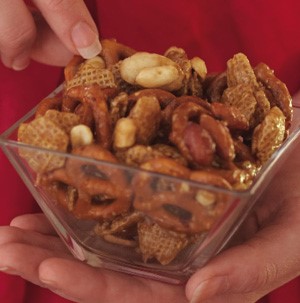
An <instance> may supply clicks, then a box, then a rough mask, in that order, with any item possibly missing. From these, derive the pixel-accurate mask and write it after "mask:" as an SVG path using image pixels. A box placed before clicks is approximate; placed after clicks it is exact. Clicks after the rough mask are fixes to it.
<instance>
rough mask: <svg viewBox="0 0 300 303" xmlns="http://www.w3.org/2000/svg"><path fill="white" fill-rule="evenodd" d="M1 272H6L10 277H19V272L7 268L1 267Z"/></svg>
mask: <svg viewBox="0 0 300 303" xmlns="http://www.w3.org/2000/svg"><path fill="white" fill-rule="evenodd" d="M0 272H4V273H7V274H10V275H18V272H17V271H16V270H15V269H13V268H11V267H6V266H3V267H0Z"/></svg>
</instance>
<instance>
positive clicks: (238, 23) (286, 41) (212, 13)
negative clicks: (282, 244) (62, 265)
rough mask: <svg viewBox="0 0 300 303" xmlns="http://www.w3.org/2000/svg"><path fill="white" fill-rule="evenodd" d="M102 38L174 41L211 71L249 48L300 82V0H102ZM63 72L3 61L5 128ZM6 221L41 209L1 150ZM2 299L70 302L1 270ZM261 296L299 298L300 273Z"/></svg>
mask: <svg viewBox="0 0 300 303" xmlns="http://www.w3.org/2000/svg"><path fill="white" fill-rule="evenodd" d="M88 2H89V7H90V8H91V10H92V12H93V14H94V16H95V17H96V15H98V20H97V21H98V23H99V24H101V35H102V37H103V38H110V37H114V38H117V39H118V40H119V41H120V42H123V43H125V44H128V45H130V46H132V47H134V48H136V49H138V50H148V51H157V52H163V51H164V50H166V49H167V48H168V47H169V46H171V45H177V46H180V47H183V48H184V49H186V50H187V52H188V54H189V56H194V55H198V56H200V57H202V58H203V59H204V60H205V61H206V64H207V67H208V70H209V71H211V72H212V71H220V70H222V69H223V68H224V67H225V63H226V60H227V59H229V58H230V57H231V56H232V55H233V54H234V53H236V52H239V51H242V52H244V53H245V54H247V56H248V57H249V59H250V61H251V62H252V63H253V64H254V65H255V64H257V63H258V62H259V61H263V62H266V63H267V64H269V65H270V66H271V67H272V68H273V69H274V70H275V71H276V74H277V75H278V77H279V78H280V79H282V80H283V81H284V82H286V83H287V86H288V88H289V89H290V91H291V92H292V93H294V92H296V90H298V89H299V88H300V77H299V76H298V72H299V70H300V39H299V38H300V26H299V12H300V2H299V1H298V0H286V1H272V0H265V1H259V0H252V1H240V0H227V1H224V0H215V1H210V0H189V1H173V0H164V1H159V0H144V1H140V0H132V1H129V2H128V1H122V0H110V1H107V0H99V1H95V2H97V9H96V6H95V3H94V6H93V3H92V2H93V1H88ZM61 80H62V70H61V69H60V68H54V67H48V66H43V65H40V64H37V63H32V64H31V65H30V67H29V68H28V69H27V70H26V71H22V72H14V71H10V70H8V69H6V68H4V67H3V66H2V65H0V112H1V113H2V114H1V118H0V132H2V131H4V130H5V129H6V128H7V127H8V126H10V125H11V124H12V123H14V122H15V121H16V120H17V119H18V118H20V117H21V116H23V115H24V114H25V113H26V112H27V111H28V110H29V109H30V108H32V106H33V105H35V104H36V103H37V102H38V101H39V100H41V98H43V97H44V96H46V95H47V94H48V93H49V92H51V90H52V89H53V88H55V87H56V86H57V85H58V84H59V83H60V82H61ZM0 164H1V166H0V192H1V194H2V200H1V204H2V205H1V213H0V225H5V224H8V223H9V221H10V220H11V219H12V218H13V217H15V216H16V215H18V214H22V213H28V212H34V211H37V210H38V207H37V206H36V204H35V202H34V201H33V198H32V197H31V195H30V194H29V192H28V190H27V189H26V188H25V185H24V184H23V183H22V181H21V179H20V178H19V176H18V175H17V174H16V173H15V171H14V169H13V168H12V166H11V165H10V164H9V162H8V160H7V159H6V157H5V156H4V154H3V153H2V152H0ZM0 302H5V303H27V302H37V303H39V302H43V303H54V302H55V303H63V302H69V301H67V300H64V299H62V298H59V297H57V296H56V295H54V294H51V293H50V292H49V291H48V290H44V289H41V288H39V287H36V286H34V285H31V284H30V283H27V282H25V281H24V280H22V279H21V278H18V277H13V276H7V275H4V274H0ZM260 302H261V303H263V302H264V303H279V302H280V303H282V302H289V303H299V302H300V280H299V279H295V280H293V281H291V282H290V283H288V284H286V285H284V286H282V287H281V288H279V289H277V290H275V291H274V292H272V293H271V294H269V295H268V296H266V297H265V298H263V299H262V300H261V301H260Z"/></svg>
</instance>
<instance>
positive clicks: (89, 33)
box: [33, 0, 101, 59]
mask: <svg viewBox="0 0 300 303" xmlns="http://www.w3.org/2000/svg"><path fill="white" fill-rule="evenodd" d="M33 2H34V3H35V4H36V6H37V7H38V8H39V10H40V11H41V13H42V14H43V16H44V18H45V19H46V20H47V22H48V24H49V25H50V27H51V28H52V29H53V31H54V32H55V33H56V35H57V36H58V37H59V39H60V40H61V41H62V42H63V43H64V44H65V45H66V47H67V48H68V49H69V50H70V51H71V52H73V53H79V54H80V55H81V56H82V57H84V58H86V59H88V58H92V57H94V56H96V55H97V54H99V53H100V51H101V45H100V42H99V35H98V30H97V27H96V25H95V23H94V21H93V19H92V17H91V15H90V13H89V11H88V9H87V7H86V6H85V4H84V2H83V1H82V0H51V1H50V0H48V1H45V0H33Z"/></svg>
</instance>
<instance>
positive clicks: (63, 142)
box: [18, 39, 292, 265]
mask: <svg viewBox="0 0 300 303" xmlns="http://www.w3.org/2000/svg"><path fill="white" fill-rule="evenodd" d="M102 45H103V51H102V53H101V54H100V55H99V56H97V57H95V58H93V59H89V60H84V59H82V58H81V57H80V56H75V57H74V58H73V59H72V60H71V62H70V63H69V64H68V65H67V66H66V67H65V70H64V72H65V74H64V75H65V81H64V84H63V89H62V91H60V92H59V93H57V94H56V95H55V96H53V97H49V98H46V99H44V100H42V101H41V102H40V104H39V105H38V107H37V110H36V113H35V117H34V119H32V120H31V121H29V122H26V123H22V124H21V126H20V127H19V130H18V140H19V141H20V142H23V143H26V144H29V145H34V146H38V147H41V148H43V149H51V150H55V151H59V152H63V153H70V154H73V155H77V156H81V157H87V158H92V159H96V160H100V161H105V162H108V163H113V164H114V165H112V166H107V167H105V168H103V166H100V165H99V167H98V166H97V165H94V164H89V162H88V161H83V162H80V161H79V160H78V159H77V157H70V158H68V157H62V156H60V153H47V152H45V151H43V150H40V151H39V150H37V151H35V152H33V151H30V152H29V151H28V150H27V151H25V150H20V154H21V156H22V157H23V158H24V159H25V160H26V161H27V163H28V165H29V166H30V167H31V168H32V169H33V170H34V171H35V172H36V174H37V181H36V184H37V185H38V186H40V187H43V188H44V189H45V190H46V191H47V192H48V193H49V194H51V195H52V196H53V197H54V199H55V200H56V201H57V203H58V205H60V207H63V208H64V209H66V210H67V211H68V212H70V213H71V214H72V215H74V216H75V217H76V218H78V219H80V220H95V221H96V222H97V224H96V226H95V228H94V229H93V230H92V232H93V233H94V234H96V235H98V236H100V237H102V238H103V239H104V240H105V241H107V242H109V243H114V244H117V245H121V246H122V247H124V246H126V247H132V249H134V250H136V251H137V252H138V253H139V254H140V256H141V260H143V261H144V262H158V264H163V265H166V264H169V263H170V262H171V261H173V260H174V259H175V258H176V256H177V255H178V254H179V253H180V252H181V251H182V250H183V249H184V248H185V247H187V246H188V245H190V244H192V243H194V242H195V241H196V240H197V237H199V235H201V234H202V233H205V232H207V231H208V230H209V229H210V228H211V227H212V225H213V224H214V222H216V220H217V219H218V218H219V217H220V216H221V215H222V214H224V211H225V209H226V206H227V205H226V198H224V197H222V194H221V193H220V194H217V193H213V192H210V191H208V190H207V191H205V190H198V191H195V190H194V189H193V190H191V189H190V188H189V186H188V185H187V184H186V183H184V180H188V181H194V182H199V183H201V184H208V185H212V186H214V187H217V188H222V189H226V190H232V191H244V190H246V189H248V188H249V187H250V185H251V183H252V182H253V180H254V178H255V176H256V175H257V172H258V171H259V170H260V168H261V167H262V166H263V165H264V163H265V162H266V161H267V160H268V159H269V158H270V157H271V155H272V154H273V153H274V151H276V150H277V149H278V148H279V147H280V145H281V144H282V143H283V141H284V140H285V138H286V137H287V135H288V130H289V127H290V124H291V119H292V106H291V96H290V94H289V92H288V90H287V87H286V85H285V84H284V83H282V82H281V81H280V80H279V79H278V78H277V77H276V76H275V75H274V72H273V71H272V70H271V69H270V68H269V67H268V66H267V65H266V64H264V63H260V64H258V65H257V66H255V67H252V66H251V64H250V62H249V60H248V58H247V57H246V55H244V54H243V53H237V54H235V55H234V56H233V57H232V58H231V59H229V60H228V62H227V68H226V70H225V71H223V72H221V73H217V74H209V73H207V69H206V65H205V62H204V61H203V60H202V59H201V58H199V57H194V58H192V59H189V58H188V56H187V54H186V52H185V51H184V50H183V49H182V48H178V47H170V48H169V49H168V50H167V51H166V52H165V53H164V54H163V55H160V54H155V53H148V52H140V51H135V50H133V49H131V48H130V47H127V46H125V45H123V44H121V43H119V42H117V41H115V40H113V39H107V40H103V41H102ZM116 165H122V166H123V167H126V166H129V167H134V168H135V169H138V170H137V173H136V174H135V175H134V177H133V178H132V179H130V178H128V176H127V175H126V174H125V173H124V172H123V171H122V170H120V169H119V168H118V167H117V166H116ZM147 171H150V172H154V173H156V176H157V177H156V178H155V179H154V178H153V176H152V177H151V178H150V177H149V174H148V173H147ZM160 174H161V176H162V175H164V176H165V175H167V176H171V177H175V178H177V179H181V180H182V182H181V183H176V185H175V186H174V187H171V186H170V185H168V184H165V182H164V178H160V177H159V176H160ZM150 179H151V181H150ZM154 181H155V182H154ZM179 184H181V185H179Z"/></svg>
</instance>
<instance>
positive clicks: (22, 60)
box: [1, 56, 30, 71]
mask: <svg viewBox="0 0 300 303" xmlns="http://www.w3.org/2000/svg"><path fill="white" fill-rule="evenodd" d="M1 59H2V62H3V64H4V65H5V66H6V67H8V68H11V69H13V70H15V71H21V70H24V69H25V68H26V67H27V66H28V65H29V63H30V59H29V58H28V57H17V58H15V59H11V58H8V57H6V56H2V57H1Z"/></svg>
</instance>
